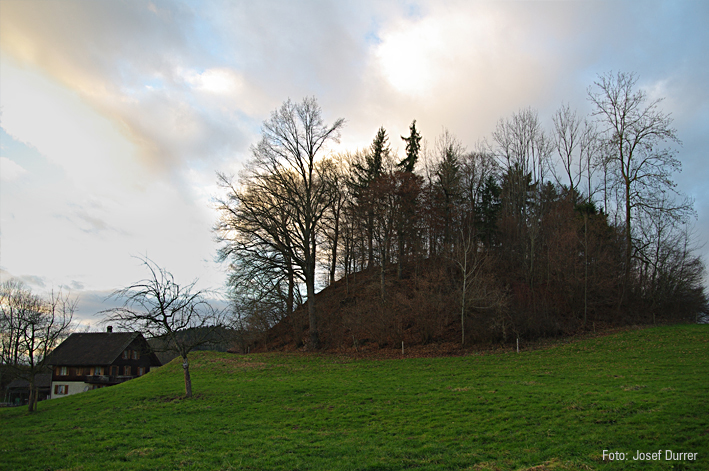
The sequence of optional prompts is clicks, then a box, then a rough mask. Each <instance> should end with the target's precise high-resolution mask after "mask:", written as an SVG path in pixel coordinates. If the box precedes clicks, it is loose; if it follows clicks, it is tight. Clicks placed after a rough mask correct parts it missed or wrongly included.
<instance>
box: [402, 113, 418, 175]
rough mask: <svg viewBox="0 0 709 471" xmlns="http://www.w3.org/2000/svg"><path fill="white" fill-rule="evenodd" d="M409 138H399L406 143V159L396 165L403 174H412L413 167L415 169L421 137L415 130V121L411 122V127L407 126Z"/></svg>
mask: <svg viewBox="0 0 709 471" xmlns="http://www.w3.org/2000/svg"><path fill="white" fill-rule="evenodd" d="M409 131H410V134H409V137H404V136H401V138H402V139H403V140H404V141H405V142H406V158H405V159H404V160H402V161H401V162H399V163H398V167H399V168H401V169H402V170H403V171H404V172H409V173H411V172H413V171H414V167H416V161H417V160H418V158H419V151H420V150H421V135H420V134H419V133H418V131H417V130H416V120H413V122H412V123H411V126H409Z"/></svg>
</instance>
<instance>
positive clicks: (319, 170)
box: [242, 98, 344, 349]
mask: <svg viewBox="0 0 709 471" xmlns="http://www.w3.org/2000/svg"><path fill="white" fill-rule="evenodd" d="M343 125H344V120H343V119H338V120H336V121H335V123H334V124H332V125H326V124H325V123H324V122H323V119H322V111H321V109H320V106H319V105H318V104H317V101H316V100H315V98H305V99H304V100H303V101H302V102H301V103H293V102H291V101H290V100H288V101H286V102H285V103H284V104H283V105H282V106H281V107H280V108H279V109H278V110H276V111H274V112H273V113H271V117H270V118H269V119H268V120H266V121H265V122H264V123H263V127H262V137H261V141H260V142H259V143H258V145H256V146H254V147H252V149H251V151H252V154H253V161H252V162H251V166H250V168H249V169H248V172H247V173H246V174H244V175H243V177H242V184H243V185H244V186H246V187H248V189H249V191H252V192H258V193H261V195H262V198H270V199H271V203H272V204H273V205H275V206H276V207H277V208H278V210H279V214H282V215H283V216H285V217H286V218H287V220H288V223H287V224H286V227H285V229H286V232H287V234H288V238H289V244H284V245H283V248H284V250H285V251H286V253H287V255H288V258H289V259H290V260H291V261H292V262H293V263H294V264H295V265H297V266H298V267H300V269H301V270H302V273H303V277H304V279H305V286H306V290H307V302H308V321H309V331H310V346H311V348H314V349H317V348H319V346H320V338H319V332H318V319H317V312H316V309H315V264H316V261H317V239H318V238H317V235H318V230H320V228H321V223H322V219H323V217H324V215H325V212H326V211H327V209H328V208H329V206H330V205H331V203H332V194H333V192H332V191H331V190H330V181H329V180H328V179H327V178H326V175H325V171H326V169H327V165H326V164H323V162H322V161H321V157H322V153H323V152H324V150H325V148H326V145H327V144H328V142H329V141H335V142H337V140H338V139H339V135H340V129H341V128H342V126H343ZM265 221H266V223H267V224H270V223H271V222H269V221H267V220H265Z"/></svg>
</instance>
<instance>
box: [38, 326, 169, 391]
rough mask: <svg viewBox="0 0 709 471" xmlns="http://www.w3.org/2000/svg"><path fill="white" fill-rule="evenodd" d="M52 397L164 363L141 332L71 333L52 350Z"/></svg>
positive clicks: (106, 383)
mask: <svg viewBox="0 0 709 471" xmlns="http://www.w3.org/2000/svg"><path fill="white" fill-rule="evenodd" d="M47 363H48V364H49V365H50V366H51V368H52V384H51V390H50V394H51V398H52V399H54V398H57V397H64V396H67V395H70V394H76V393H80V392H84V391H88V390H91V389H97V388H103V387H106V386H112V385H114V384H118V383H122V382H124V381H128V380H130V379H133V378H136V377H138V376H142V375H144V374H145V373H147V372H149V371H150V368H155V367H158V366H160V365H162V363H160V360H158V357H157V356H156V355H155V353H154V352H153V351H152V350H151V349H150V346H149V345H148V342H147V341H146V340H145V338H144V337H143V335H142V334H141V333H140V332H113V331H112V328H111V327H110V326H109V327H108V328H107V331H106V332H92V333H80V334H71V335H70V336H69V338H67V339H66V340H65V341H64V342H62V343H61V344H60V345H59V346H58V347H57V348H56V349H55V350H54V351H53V352H52V354H51V356H50V358H49V360H48V361H47Z"/></svg>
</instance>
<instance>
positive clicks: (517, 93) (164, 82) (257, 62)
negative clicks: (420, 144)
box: [0, 0, 709, 328]
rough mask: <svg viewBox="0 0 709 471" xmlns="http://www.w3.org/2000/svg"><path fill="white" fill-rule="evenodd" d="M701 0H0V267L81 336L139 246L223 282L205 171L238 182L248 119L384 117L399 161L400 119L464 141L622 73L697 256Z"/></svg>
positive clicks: (703, 107) (377, 120)
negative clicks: (646, 110) (658, 148)
mask: <svg viewBox="0 0 709 471" xmlns="http://www.w3.org/2000/svg"><path fill="white" fill-rule="evenodd" d="M707 24H709V2H705V1H700V0H698V1H667V2H662V1H659V2H656V1H645V0H641V1H582V0H575V1H560V0H559V1H549V0H547V1H470V0H468V1H460V2H456V1H430V2H429V1H389V2H387V1H366V0H362V1H349V2H348V1H335V0H333V1H315V0H313V1H258V2H254V1H226V0H225V1H169V2H161V1H143V0H129V1H111V2H103V1H102V2H98V1H93V0H88V1H74V0H59V1H53V0H40V1H33V0H21V1H12V0H0V113H1V114H0V279H1V280H3V281H4V280H6V279H9V278H12V277H16V278H19V279H21V280H23V281H24V282H25V283H27V284H28V285H29V286H30V287H31V288H32V289H33V291H35V292H37V293H40V294H41V293H48V292H50V291H51V290H55V291H57V290H62V291H64V292H68V293H70V294H71V295H72V296H76V297H78V311H77V313H76V320H77V321H78V322H80V323H81V324H83V327H84V328H88V327H89V325H90V326H91V328H96V326H97V325H98V322H99V320H100V316H97V315H96V313H97V312H99V311H101V310H103V309H107V308H109V307H112V306H113V305H114V304H113V303H114V301H111V300H108V301H107V300H106V297H107V296H108V295H109V294H110V293H111V292H112V291H113V290H116V289H119V288H122V287H124V286H127V285H129V284H131V283H133V282H136V281H138V280H140V279H143V278H144V277H145V276H146V271H145V269H144V267H142V266H141V262H140V260H139V258H138V257H145V256H147V257H149V258H150V259H152V260H153V261H155V262H156V263H157V264H158V265H160V266H162V267H163V268H165V269H167V270H169V271H170V272H172V273H173V274H174V275H175V279H176V281H177V282H178V283H189V282H191V281H193V280H195V279H197V280H198V284H197V287H198V288H204V289H207V288H212V289H215V290H223V287H224V282H225V279H226V271H225V270H226V267H225V266H222V265H221V264H219V263H217V262H216V261H215V256H216V251H217V249H218V245H217V244H216V242H215V241H214V236H213V233H212V227H213V225H214V223H215V221H216V219H217V216H218V215H217V212H216V211H215V209H214V206H215V205H214V197H215V196H217V195H218V192H219V190H218V187H217V185H216V172H225V173H227V174H238V172H239V169H240V168H241V166H242V165H243V164H244V163H246V162H247V161H248V160H249V158H250V146H251V145H253V144H255V143H256V142H257V141H258V140H259V137H260V129H261V124H262V123H263V121H264V120H265V119H268V117H269V115H270V113H271V112H272V111H274V110H275V109H276V108H278V107H279V106H280V105H281V104H282V103H283V102H284V101H285V100H287V99H289V98H290V99H292V100H294V101H300V100H302V99H303V98H304V97H309V96H314V97H316V98H317V100H318V103H319V104H320V106H321V107H322V110H323V116H324V119H325V121H326V122H328V123H332V122H334V121H335V120H336V119H338V118H344V119H345V120H346V124H345V127H344V128H343V130H342V138H341V141H340V143H339V144H337V145H334V146H332V147H331V148H330V151H332V152H336V151H342V150H348V149H350V150H352V149H356V148H363V147H365V146H367V145H368V144H369V143H370V142H371V141H372V139H373V138H374V135H375V134H376V132H377V130H378V128H379V127H380V126H384V127H385V128H386V130H387V132H388V133H389V136H390V142H391V144H392V147H393V148H394V149H395V150H396V151H397V152H398V153H399V155H403V152H404V145H403V141H402V140H400V139H399V136H401V135H408V126H409V125H410V123H411V121H412V120H413V119H416V120H417V121H416V123H417V128H418V129H419V132H420V133H421V134H422V135H423V136H424V138H425V139H426V140H428V141H429V142H431V143H432V142H433V141H434V140H435V138H436V136H437V135H439V134H440V133H441V132H442V131H443V129H447V130H449V131H450V132H451V133H452V134H454V135H455V136H456V137H457V138H458V139H459V140H460V141H461V142H462V143H463V145H465V146H466V147H467V148H468V149H473V148H475V146H476V145H478V144H479V143H480V142H482V141H483V140H485V139H487V140H488V141H490V140H491V134H492V132H493V131H494V129H495V126H496V124H497V123H498V122H499V120H500V119H505V118H509V117H510V116H511V115H512V114H513V113H515V112H518V111H519V110H521V109H524V108H527V107H532V108H534V109H535V110H537V112H538V113H539V118H540V120H541V121H542V124H543V125H544V127H545V128H546V129H547V131H551V129H552V120H551V117H552V114H553V113H554V111H555V110H556V109H558V108H559V107H560V106H561V105H562V103H566V104H569V106H571V107H572V108H574V109H576V110H577V112H578V113H579V114H580V115H583V116H586V115H588V114H589V113H590V112H591V105H590V103H589V101H588V98H587V97H588V88H589V86H592V85H593V83H594V81H596V80H598V77H599V75H601V74H606V73H609V72H614V73H615V72H619V71H620V72H632V73H635V74H637V77H638V82H637V87H638V89H642V90H644V91H645V92H646V93H647V94H648V97H650V98H651V99H656V98H663V99H664V100H663V101H662V102H661V105H660V108H661V110H662V111H663V112H666V113H670V114H671V116H672V118H673V119H674V121H673V126H674V127H675V128H676V130H677V136H678V137H679V139H680V140H681V141H682V145H681V146H678V147H677V151H678V154H677V156H678V158H679V159H680V160H681V162H682V165H683V171H682V172H681V173H679V174H676V175H675V177H674V178H675V181H676V182H677V183H678V189H679V190H680V191H682V192H683V193H684V194H686V195H688V196H690V197H692V198H693V199H694V200H695V210H696V216H697V217H696V219H694V221H693V225H694V227H695V230H696V239H695V241H696V245H697V246H698V253H699V254H701V255H702V257H703V259H704V261H705V263H707V262H709V178H708V177H709V165H707V162H709V158H708V155H707V153H708V152H709V87H708V86H707V84H709V28H707V27H706V25H707Z"/></svg>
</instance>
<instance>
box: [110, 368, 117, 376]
mask: <svg viewBox="0 0 709 471" xmlns="http://www.w3.org/2000/svg"><path fill="white" fill-rule="evenodd" d="M111 376H118V367H117V366H112V367H111Z"/></svg>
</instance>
